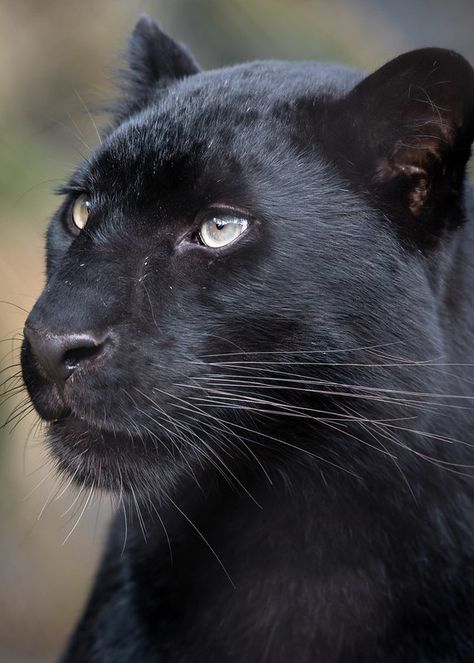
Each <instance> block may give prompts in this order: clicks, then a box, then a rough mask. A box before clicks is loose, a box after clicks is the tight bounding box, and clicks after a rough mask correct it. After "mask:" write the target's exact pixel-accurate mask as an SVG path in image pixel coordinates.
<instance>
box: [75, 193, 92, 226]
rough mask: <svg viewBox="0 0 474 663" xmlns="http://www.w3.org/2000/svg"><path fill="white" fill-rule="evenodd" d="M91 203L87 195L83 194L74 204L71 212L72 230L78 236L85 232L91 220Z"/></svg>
mask: <svg viewBox="0 0 474 663" xmlns="http://www.w3.org/2000/svg"><path fill="white" fill-rule="evenodd" d="M90 208H91V201H90V199H89V196H88V195H87V193H81V195H80V196H78V197H77V198H76V200H75V201H74V203H73V206H72V210H71V222H72V223H71V225H72V230H73V232H75V233H76V234H77V233H79V232H80V231H81V230H83V229H84V228H85V226H86V224H87V221H88V219H89V213H90Z"/></svg>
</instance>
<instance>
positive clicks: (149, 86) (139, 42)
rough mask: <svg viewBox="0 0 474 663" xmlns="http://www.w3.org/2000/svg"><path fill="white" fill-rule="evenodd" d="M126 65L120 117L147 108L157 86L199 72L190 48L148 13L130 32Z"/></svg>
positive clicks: (165, 84) (162, 85) (164, 85)
mask: <svg viewBox="0 0 474 663" xmlns="http://www.w3.org/2000/svg"><path fill="white" fill-rule="evenodd" d="M127 64H128V66H127V68H126V70H125V71H123V72H122V78H123V81H124V82H123V84H122V88H123V90H124V93H125V100H124V103H123V105H122V108H121V109H120V112H119V115H121V116H122V117H120V118H119V119H124V117H125V116H127V115H130V114H131V113H132V112H136V111H137V110H140V109H141V108H144V107H145V106H146V104H147V103H148V102H149V101H150V99H151V97H152V96H153V93H154V92H156V90H157V89H158V88H164V87H166V86H167V85H169V84H170V83H172V82H173V81H175V80H178V79H180V78H185V77H186V76H191V75H192V74H196V73H197V72H198V71H199V66H198V64H197V63H196V61H195V59H194V58H193V56H192V55H191V54H190V53H189V52H188V50H187V49H186V48H185V47H184V46H183V45H182V44H179V43H178V42H177V41H175V40H174V39H172V38H171V37H169V36H168V35H167V34H166V33H165V32H163V31H162V30H161V29H160V28H159V27H158V25H157V24H156V23H155V21H153V19H152V18H150V17H149V16H147V15H146V14H144V15H143V16H140V18H139V19H138V21H137V24H136V25H135V28H134V30H133V32H132V34H131V35H130V39H129V42H128V50H127Z"/></svg>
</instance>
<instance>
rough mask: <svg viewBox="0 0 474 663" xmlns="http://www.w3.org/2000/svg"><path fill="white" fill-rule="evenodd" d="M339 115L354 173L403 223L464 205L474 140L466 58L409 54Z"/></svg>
mask: <svg viewBox="0 0 474 663" xmlns="http://www.w3.org/2000/svg"><path fill="white" fill-rule="evenodd" d="M335 110H336V109H335ZM337 112H338V114H339V120H336V122H337V124H338V128H337V131H336V134H337V136H338V137H337V138H336V141H337V144H338V151H339V154H340V155H343V160H345V163H346V168H347V169H352V173H351V175H352V176H353V177H355V178H356V179H357V178H358V179H359V180H362V185H363V187H364V188H365V189H366V190H369V191H370V192H371V194H373V195H374V197H375V199H376V200H377V201H380V203H381V204H382V206H383V205H384V203H385V204H386V206H387V207H388V208H390V207H392V208H393V206H395V207H396V208H397V209H396V212H397V214H396V217H397V218H403V219H404V220H405V222H406V221H408V222H409V221H410V219H412V220H418V221H420V223H421V222H423V224H425V222H427V221H429V219H430V217H433V218H434V217H436V218H435V221H436V220H437V219H439V218H440V215H441V214H442V213H443V212H444V211H446V210H449V206H450V205H452V204H453V202H454V201H455V200H456V199H457V198H459V194H460V191H461V190H462V184H463V180H464V170H465V166H466V162H467V160H468V158H469V155H470V150H471V143H472V141H473V139H474V70H473V68H472V67H471V65H470V64H469V63H468V62H467V61H466V60H465V59H464V58H463V57H462V56H460V55H458V54H457V53H454V52H453V51H449V50H444V49H437V48H425V49H420V50H417V51H412V52H410V53H406V54H405V55H401V56H400V57H398V58H396V59H395V60H392V61H391V62H389V63H388V64H386V65H385V66H383V67H382V68H381V69H378V70H377V71H376V72H375V73H373V74H371V75H369V76H368V77H367V78H365V79H364V80H362V81H361V82H360V83H359V84H358V85H356V86H355V88H353V90H352V91H351V92H349V93H348V95H347V96H346V97H345V98H344V99H343V100H341V101H340V103H339V108H338V109H337ZM440 206H441V208H440Z"/></svg>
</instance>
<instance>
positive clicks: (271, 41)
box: [0, 0, 474, 663]
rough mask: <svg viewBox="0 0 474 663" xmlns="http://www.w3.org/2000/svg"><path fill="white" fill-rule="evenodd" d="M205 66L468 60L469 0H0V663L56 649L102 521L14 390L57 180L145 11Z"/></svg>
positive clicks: (86, 135)
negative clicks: (64, 476) (453, 53)
mask: <svg viewBox="0 0 474 663" xmlns="http://www.w3.org/2000/svg"><path fill="white" fill-rule="evenodd" d="M145 11H146V12H148V13H149V14H151V15H152V16H153V17H154V18H156V19H157V20H158V21H159V22H160V23H161V24H162V26H163V27H164V28H165V29H166V30H167V31H168V32H170V33H172V34H173V36H175V37H177V38H178V39H180V40H181V41H184V42H185V43H187V44H188V45H189V47H190V48H191V50H192V51H193V52H194V54H195V55H196V57H197V59H198V60H199V62H200V63H201V64H202V66H204V67H206V68H208V67H215V66H221V65H224V64H228V63H234V62H238V61H242V60H250V59H257V58H284V59H322V60H335V61H339V62H343V63H347V64H350V65H356V66H360V67H363V68H366V69H374V68H376V67H377V66H379V65H381V64H383V63H384V62H385V61H386V60H387V59H390V58H391V57H393V56H395V55H396V54H398V53H400V52H401V51H405V50H409V49H411V48H416V47H419V46H428V45H438V46H446V47H451V48H455V49H457V50H459V51H460V52H461V53H463V54H464V55H465V56H466V57H468V58H470V60H471V62H474V40H473V39H472V25H473V19H474V3H473V1H472V0H451V1H450V2H449V3H446V2H445V0H409V1H404V0H398V1H397V2H393V0H391V1H387V2H384V1H380V0H319V1H318V0H150V1H145V0H144V1H139V0H137V1H135V2H130V1H129V0H128V1H127V0H81V2H77V1H76V2H71V1H69V2H65V1H64V0H0V100H1V101H0V300H1V303H0V370H1V371H2V373H1V378H0V383H3V385H2V387H1V392H0V393H2V394H3V395H4V397H3V398H1V399H0V402H3V403H2V406H1V413H0V414H1V422H2V423H3V424H4V425H3V427H2V428H1V430H0V615H1V619H0V663H46V662H52V661H54V660H55V659H56V658H57V656H58V653H59V651H60V649H61V648H62V646H63V645H64V642H65V639H66V637H67V634H68V632H69V631H70V629H71V628H72V625H73V623H74V621H75V620H76V619H77V617H78V614H79V611H80V609H81V606H82V604H83V601H84V599H85V596H86V593H87V590H88V587H89V583H90V579H91V576H92V573H93V569H94V566H95V564H96V562H97V558H98V554H99V551H100V548H101V545H102V542H103V538H104V533H105V531H106V526H107V521H108V518H109V517H110V506H109V505H108V503H107V498H106V497H104V498H103V499H102V500H97V501H96V502H94V503H92V504H89V505H88V506H87V508H84V505H85V504H86V503H85V500H84V495H83V494H82V493H80V492H79V491H77V490H75V489H73V488H71V487H68V486H67V485H64V486H61V485H60V484H59V483H58V481H57V480H56V478H55V476H54V471H52V465H51V464H50V463H49V462H48V458H47V455H46V454H45V451H44V445H43V444H42V441H41V428H40V427H38V425H37V421H36V419H35V418H34V417H33V415H32V414H31V413H30V412H29V411H28V407H27V405H26V403H27V402H26V401H25V400H24V396H25V394H24V393H23V392H19V390H18V389H16V387H17V385H18V384H19V382H18V370H19V365H18V361H19V359H18V350H19V346H20V339H21V329H22V326H23V322H24V319H25V316H26V311H27V310H28V309H29V308H30V307H31V306H32V304H33V303H34V301H35V299H36V297H37V295H38V294H39V292H40V290H41V288H42V284H43V236H44V232H45V229H46V226H47V222H48V219H49V217H50V215H51V214H52V212H53V210H54V209H55V207H56V205H57V204H58V200H57V199H56V198H55V196H54V195H53V194H52V191H53V189H54V188H55V186H57V185H58V184H59V183H60V182H62V181H63V180H64V178H65V177H66V176H67V175H68V173H69V172H70V171H71V170H72V169H73V167H74V165H75V164H77V162H78V161H79V160H80V159H81V158H82V156H83V155H86V154H87V153H88V152H89V151H90V149H91V148H93V146H94V145H95V144H96V142H97V140H98V139H97V132H96V127H95V123H97V124H98V125H99V127H100V126H101V125H102V124H103V123H104V122H106V118H105V117H103V116H102V115H101V114H100V113H99V112H98V109H100V108H101V106H103V104H104V102H105V101H106V100H107V99H110V98H111V97H112V96H113V94H114V90H113V86H112V85H111V83H110V81H111V75H112V72H113V71H114V69H116V67H117V66H118V65H119V55H120V53H121V52H123V47H124V44H125V41H126V38H127V33H128V32H129V31H130V30H131V28H132V27H133V24H134V22H135V20H136V17H137V16H138V14H139V13H141V12H145Z"/></svg>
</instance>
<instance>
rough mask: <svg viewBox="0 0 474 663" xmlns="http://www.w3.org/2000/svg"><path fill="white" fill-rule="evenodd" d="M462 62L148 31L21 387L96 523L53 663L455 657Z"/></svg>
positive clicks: (472, 581) (466, 287)
mask: <svg viewBox="0 0 474 663" xmlns="http://www.w3.org/2000/svg"><path fill="white" fill-rule="evenodd" d="M473 137H474V72H473V69H472V68H471V66H470V65H469V64H468V63H467V62H466V61H465V60H464V58H463V57H461V56H460V55H458V54H456V53H454V52H452V51H448V50H442V49H436V48H425V49H421V50H418V51H413V52H411V53H407V54H405V55H401V56H400V57H397V58H396V59H394V60H392V61H391V62H389V63H388V64H386V65H385V66H383V67H382V68H381V69H379V70H378V71H376V72H375V73H372V74H370V75H366V74H365V73H363V72H359V71H355V70H351V69H347V68H344V67H340V66H335V65H327V64H320V63H312V62H305V63H284V62H253V63H248V64H243V65H238V66H233V67H229V68H224V69H219V70H216V71H207V72H206V71H201V70H200V68H199V66H198V65H197V63H196V61H195V60H194V58H193V57H192V56H191V55H190V54H189V53H188V51H187V50H186V48H185V47H183V46H181V45H179V44H178V43H176V42H175V41H174V40H172V39H171V38H170V37H168V36H167V35H166V34H164V33H163V32H162V31H161V30H160V28H159V27H158V26H157V25H156V24H155V23H154V22H153V21H152V20H151V19H149V18H148V17H143V18H141V19H140V20H139V21H138V23H137V26H136V27H135V30H134V32H133V34H132V36H131V39H130V44H129V50H128V72H127V73H126V76H125V78H124V79H123V82H122V90H121V95H120V100H119V102H118V103H117V104H116V105H115V106H114V110H113V119H112V120H111V122H110V125H109V126H108V128H107V129H106V130H105V131H104V132H103V135H102V142H101V144H100V145H99V146H98V147H97V149H95V151H93V152H92V154H91V155H90V156H89V157H88V158H87V159H86V160H84V161H83V163H82V164H81V165H80V166H79V167H78V169H77V170H76V172H75V173H74V174H73V175H72V177H71V178H70V179H69V180H68V182H67V183H66V184H65V186H64V187H63V188H62V189H61V191H60V193H61V194H62V195H63V203H62V205H61V206H60V209H59V211H58V212H57V214H56V215H55V217H54V218H53V220H52V222H51V224H50V227H49V230H48V234H47V282H46V286H45V289H44V291H43V293H42V295H41V296H40V298H39V300H38V301H37V303H36V304H35V306H34V308H33V310H32V312H31V313H30V315H29V317H28V319H27V322H26V326H25V339H24V344H23V348H22V365H23V375H24V381H25V384H26V386H27V389H28V392H29V394H30V396H31V399H32V401H33V403H34V405H35V407H36V410H37V411H38V413H39V415H40V416H41V417H42V418H43V419H44V420H45V421H46V422H47V423H46V425H47V428H48V435H47V440H48V445H49V447H50V449H51V453H52V457H53V458H54V459H55V462H56V464H57V467H58V471H59V472H60V473H62V474H64V475H66V476H68V477H70V478H72V480H74V482H76V483H78V484H80V485H81V486H84V487H85V490H86V491H87V493H88V494H89V493H90V494H91V495H92V494H93V493H94V491H107V492H109V493H113V494H115V495H116V496H117V503H118V510H117V515H116V517H115V520H114V522H113V523H112V526H111V531H110V536H109V541H108V545H107V548H106V551H105V554H104V557H103V561H102V564H101V566H100V569H99V571H98V575H97V579H96V581H95V584H94V587H93V589H92V592H91V595H90V598H89V600H88V603H87V606H86V608H85V611H84V614H83V616H82V618H81V620H80V622H79V624H78V626H77V628H76V630H75V632H74V634H73V635H72V638H71V640H70V642H69V644H68V646H67V649H66V652H65V653H64V655H63V658H62V661H63V662H64V663H79V662H81V663H99V662H100V663H112V662H113V663H125V662H127V663H129V662H130V661H135V662H137V663H138V662H140V663H151V662H166V663H177V662H180V663H181V662H182V663H185V662H189V663H196V662H199V663H212V662H215V663H217V662H218V663H226V662H229V663H231V662H232V663H237V662H241V661H245V662H249V661H252V662H267V663H269V662H271V663H288V662H289V661H295V662H296V661H298V662H299V663H309V662H312V663H314V662H317V663H342V662H344V663H380V662H382V661H383V662H384V663H401V662H403V663H454V662H456V663H459V662H472V661H474V528H473V524H474V483H473V463H474V457H473V456H474V454H473V450H472V445H473V440H472V430H473V423H474V415H473V410H472V408H473V396H474V386H473V385H474V371H473V368H472V367H473V364H474V347H473V346H474V288H473V285H472V284H473V282H474V267H473V258H472V256H473V255H474V229H473V223H474V219H473V216H474V212H473V194H472V191H471V188H470V187H469V185H468V184H467V181H466V164H467V162H468V159H469V156H470V150H471V143H472V140H473Z"/></svg>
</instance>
